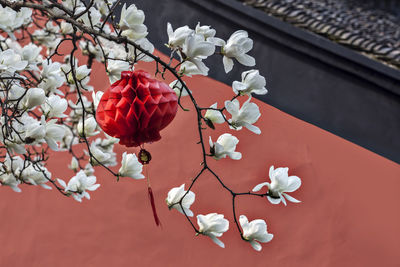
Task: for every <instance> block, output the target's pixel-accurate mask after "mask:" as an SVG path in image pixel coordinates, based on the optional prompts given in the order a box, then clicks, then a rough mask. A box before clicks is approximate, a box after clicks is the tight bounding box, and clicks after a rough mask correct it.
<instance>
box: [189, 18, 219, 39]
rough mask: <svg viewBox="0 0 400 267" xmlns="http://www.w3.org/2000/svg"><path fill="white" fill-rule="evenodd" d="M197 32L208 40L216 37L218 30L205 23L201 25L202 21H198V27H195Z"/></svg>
mask: <svg viewBox="0 0 400 267" xmlns="http://www.w3.org/2000/svg"><path fill="white" fill-rule="evenodd" d="M194 31H195V33H196V34H199V35H202V36H203V37H204V41H208V39H209V38H210V37H214V36H215V33H216V31H215V30H214V29H212V28H211V26H208V25H203V26H200V22H199V23H197V25H196V28H195V30H194Z"/></svg>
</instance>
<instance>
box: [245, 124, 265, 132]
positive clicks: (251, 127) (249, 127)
mask: <svg viewBox="0 0 400 267" xmlns="http://www.w3.org/2000/svg"><path fill="white" fill-rule="evenodd" d="M243 126H244V127H246V128H247V129H248V130H249V131H252V132H253V133H255V134H261V130H260V128H258V127H257V126H255V125H252V124H250V123H247V122H245V123H244V125H243Z"/></svg>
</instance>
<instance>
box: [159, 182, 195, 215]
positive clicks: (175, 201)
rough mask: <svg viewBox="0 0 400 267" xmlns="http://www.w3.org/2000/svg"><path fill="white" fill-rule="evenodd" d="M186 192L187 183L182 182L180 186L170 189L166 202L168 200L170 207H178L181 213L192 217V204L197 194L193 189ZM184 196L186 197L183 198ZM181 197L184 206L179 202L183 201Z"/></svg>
mask: <svg viewBox="0 0 400 267" xmlns="http://www.w3.org/2000/svg"><path fill="white" fill-rule="evenodd" d="M186 192H187V191H185V184H182V185H181V186H180V187H174V188H172V189H171V190H169V192H168V196H167V198H166V199H165V202H167V205H168V208H169V209H176V210H177V211H179V212H180V213H182V214H186V215H187V216H190V217H192V216H193V212H192V211H191V210H190V206H191V205H192V204H193V203H194V200H195V198H196V195H195V193H193V192H192V191H189V192H188V193H187V194H186ZM185 194H186V195H185ZM183 196H185V197H184V198H183V199H182V197H183ZM181 199H182V206H181V205H180V204H179V201H181ZM182 208H183V210H182Z"/></svg>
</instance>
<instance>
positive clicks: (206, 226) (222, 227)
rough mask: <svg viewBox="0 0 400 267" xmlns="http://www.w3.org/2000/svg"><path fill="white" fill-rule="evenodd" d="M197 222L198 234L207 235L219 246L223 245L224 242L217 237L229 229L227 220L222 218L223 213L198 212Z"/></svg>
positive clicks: (222, 246)
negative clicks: (202, 213) (203, 213)
mask: <svg viewBox="0 0 400 267" xmlns="http://www.w3.org/2000/svg"><path fill="white" fill-rule="evenodd" d="M197 224H198V225H199V233H200V234H203V235H207V236H209V237H210V238H211V240H212V241H214V243H215V244H217V245H218V246H220V247H221V248H224V247H225V244H224V243H223V242H222V241H221V240H219V239H218V238H217V237H221V236H222V234H223V233H225V232H226V231H228V229H229V221H228V220H227V219H225V218H224V215H223V214H217V213H209V214H207V215H201V214H199V215H197Z"/></svg>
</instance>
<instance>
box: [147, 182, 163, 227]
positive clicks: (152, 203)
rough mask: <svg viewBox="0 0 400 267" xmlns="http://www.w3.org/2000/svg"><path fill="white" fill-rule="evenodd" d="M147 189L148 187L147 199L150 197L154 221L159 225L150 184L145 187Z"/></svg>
mask: <svg viewBox="0 0 400 267" xmlns="http://www.w3.org/2000/svg"><path fill="white" fill-rule="evenodd" d="M147 189H148V192H149V199H150V204H151V209H152V210H153V216H154V221H155V222H156V225H157V226H161V222H160V219H159V218H158V215H157V210H156V204H155V203H154V195H153V191H152V190H151V187H150V186H149V187H147Z"/></svg>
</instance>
